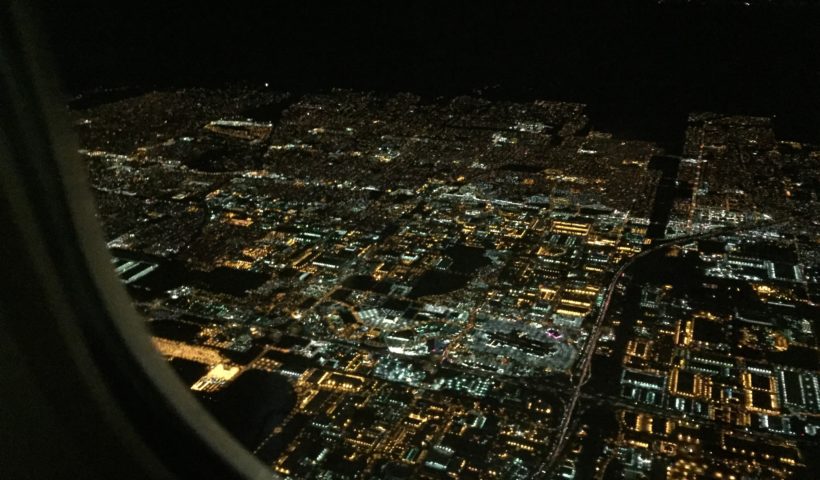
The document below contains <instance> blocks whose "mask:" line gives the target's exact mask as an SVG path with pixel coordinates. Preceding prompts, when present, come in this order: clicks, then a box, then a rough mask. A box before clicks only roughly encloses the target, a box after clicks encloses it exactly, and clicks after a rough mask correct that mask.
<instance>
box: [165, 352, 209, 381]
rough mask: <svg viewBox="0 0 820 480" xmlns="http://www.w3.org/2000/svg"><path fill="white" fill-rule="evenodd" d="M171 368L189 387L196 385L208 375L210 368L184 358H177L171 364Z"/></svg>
mask: <svg viewBox="0 0 820 480" xmlns="http://www.w3.org/2000/svg"><path fill="white" fill-rule="evenodd" d="M169 363H170V364H171V368H173V369H174V371H175V372H176V373H177V375H179V378H180V380H182V383H184V384H185V385H187V386H189V387H190V386H191V385H193V384H194V383H196V381H197V380H199V379H200V378H202V376H203V375H205V374H206V373H208V366H207V365H203V364H201V363H198V362H194V361H191V360H186V359H184V358H175V359H173V360H171V361H170V362H169Z"/></svg>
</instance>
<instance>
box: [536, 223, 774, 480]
mask: <svg viewBox="0 0 820 480" xmlns="http://www.w3.org/2000/svg"><path fill="white" fill-rule="evenodd" d="M775 225H778V224H760V223H755V224H752V225H744V226H737V227H727V228H721V229H716V230H712V231H709V232H704V233H699V234H693V235H687V236H684V237H677V238H671V239H668V240H661V241H659V242H657V243H655V244H654V245H652V246H651V247H649V248H648V249H646V250H644V251H642V252H641V253H639V254H637V255H635V256H634V257H632V258H630V259H629V260H627V261H626V262H624V264H623V265H621V266H620V268H618V270H617V271H616V272H615V274H614V275H613V276H612V280H611V281H610V282H609V284H608V285H607V287H606V293H605V294H604V301H603V303H602V304H601V309H600V311H599V312H598V315H597V317H596V318H595V323H594V325H593V326H592V333H591V335H590V338H589V341H588V342H587V344H586V346H585V347H584V351H583V353H582V355H581V356H580V362H581V363H580V366H579V368H578V369H577V370H576V374H575V375H573V378H576V377H577V379H578V381H577V382H576V383H575V385H574V388H573V389H572V393H571V396H570V397H569V399H568V400H567V402H566V406H567V407H566V410H565V411H564V414H563V416H562V418H561V424H560V425H559V427H558V429H557V431H556V442H555V444H554V446H553V448H552V452H551V453H550V455H549V457H548V458H547V459H546V460H545V461H544V464H543V465H542V467H541V468H540V469H539V473H541V474H543V473H546V472H549V471H551V470H552V468H553V466H554V464H555V461H556V460H557V459H558V457H559V456H560V455H561V452H563V450H564V447H565V446H566V443H567V440H569V437H570V433H569V428H570V425H571V424H572V419H573V417H574V416H575V409H576V407H577V404H578V400H579V398H580V397H581V390H582V388H583V387H584V385H585V384H586V383H587V381H588V380H589V378H590V376H591V373H592V370H591V365H592V357H593V355H594V354H595V347H596V345H597V343H598V339H599V338H600V337H601V333H602V329H601V326H602V325H603V322H604V320H605V319H606V316H607V313H608V311H609V306H610V304H611V302H612V295H613V294H614V293H615V287H616V286H617V285H618V282H619V281H620V279H621V277H622V276H623V274H624V272H626V270H627V269H628V268H629V267H630V266H632V265H634V264H635V262H637V261H639V260H640V259H642V258H644V257H646V256H648V255H650V254H652V253H654V252H656V251H659V250H661V249H663V248H666V247H669V246H671V245H676V244H681V243H688V242H692V241H695V240H702V239H705V238H709V237H716V236H720V235H726V234H730V233H737V232H739V231H742V230H753V229H756V228H763V227H772V226H775Z"/></svg>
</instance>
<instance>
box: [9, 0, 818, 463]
mask: <svg viewBox="0 0 820 480" xmlns="http://www.w3.org/2000/svg"><path fill="white" fill-rule="evenodd" d="M611 3H612V4H607V5H598V4H597V3H594V2H586V1H582V2H573V3H569V2H554V3H552V2H551V3H549V4H546V5H539V4H526V3H522V4H518V3H517V4H506V3H501V2H496V3H494V4H493V5H488V6H484V5H480V6H479V5H472V4H468V3H466V2H451V3H448V4H446V5H441V4H433V3H427V2H421V3H414V4H404V3H395V4H376V3H370V2H365V3H361V4H356V5H348V4H343V3H336V4H333V5H330V6H319V5H318V4H317V5H311V4H310V2H308V3H298V4H297V3H293V2H270V3H268V4H262V5H250V4H247V5H245V4H240V5H234V4H231V5H223V6H214V7H211V6H208V7H206V6H204V5H197V6H194V7H191V6H186V5H161V6H160V5H156V6H145V5H133V6H125V7H122V6H119V5H117V6H114V5H108V4H103V3H98V4H96V5H89V6H78V5H55V6H49V7H48V8H46V7H45V6H43V8H42V9H41V12H40V15H41V17H42V22H43V23H42V24H43V29H44V31H45V34H46V36H47V38H48V40H49V41H50V45H49V48H50V49H51V52H52V54H53V57H54V62H55V65H56V70H57V72H58V73H59V77H60V81H61V82H62V86H63V92H64V99H63V103H64V104H65V105H66V106H67V109H66V111H65V112H62V113H63V114H65V116H66V117H67V119H68V121H69V122H70V124H71V128H72V131H73V135H74V137H72V138H74V139H75V140H76V143H74V144H73V148H74V150H76V155H74V152H73V151H72V155H71V156H72V157H73V161H74V162H75V163H74V165H75V168H79V169H80V170H79V172H80V174H82V175H85V176H87V184H88V185H87V186H88V189H89V190H90V195H91V198H93V204H94V205H95V206H96V210H95V212H96V214H95V216H96V219H97V221H98V222H99V225H100V227H101V229H102V231H101V232H100V233H101V236H102V237H103V238H104V245H91V244H87V243H86V244H84V246H85V248H88V249H93V248H97V247H99V250H100V251H101V252H103V251H105V250H107V252H108V256H107V257H105V262H107V264H106V265H104V268H106V269H108V270H110V271H113V272H114V275H115V276H116V277H117V278H118V279H119V282H120V283H121V284H122V285H123V287H124V290H125V291H127V293H128V295H129V296H128V299H127V301H126V300H125V298H126V297H124V296H123V297H122V300H123V301H124V302H125V303H130V304H132V305H133V307H131V308H132V310H136V312H137V313H138V314H139V319H138V320H137V319H136V318H137V317H136V316H133V318H131V320H132V321H137V322H139V323H140V328H142V329H143V330H144V331H145V332H147V333H148V336H150V344H151V345H153V349H154V350H153V351H151V352H149V353H146V354H145V358H154V357H156V358H154V359H155V360H158V359H159V356H157V355H156V353H157V352H158V353H159V355H160V356H161V357H162V358H163V359H164V360H165V361H166V363H167V365H168V366H170V368H168V367H167V366H166V365H164V364H162V363H161V362H155V363H152V361H151V360H145V363H144V364H143V368H144V370H145V371H146V378H149V377H150V375H152V374H153V373H152V372H153V370H152V368H156V372H158V373H156V375H158V376H160V377H162V376H163V375H169V374H170V371H171V370H173V372H175V373H176V377H175V378H176V379H177V380H178V383H179V384H177V385H176V386H175V387H167V391H170V392H182V390H184V391H186V392H187V393H188V396H187V397H186V398H187V400H181V401H182V402H186V401H187V402H188V403H182V404H180V403H177V404H175V405H177V407H176V408H177V410H180V409H181V410H184V411H187V412H188V417H185V416H184V415H183V417H182V418H183V420H185V421H194V422H195V421H197V418H198V419H199V420H201V421H202V423H199V424H196V423H195V425H198V426H199V427H198V428H195V429H194V430H196V431H195V432H194V433H195V435H193V437H194V438H197V437H198V438H200V439H204V440H203V444H206V446H205V447H203V449H204V450H203V451H208V452H210V451H214V450H218V448H217V447H215V445H216V443H215V442H217V440H213V441H211V440H210V439H211V437H210V436H211V435H212V436H213V439H221V438H223V437H222V435H223V434H224V432H225V431H227V432H228V433H229V434H230V436H231V437H232V438H233V439H234V440H235V442H234V441H231V440H225V441H226V442H227V443H225V445H229V447H226V448H230V449H231V450H230V451H231V452H234V453H235V458H240V457H241V458H242V459H243V461H245V460H247V461H250V459H251V455H252V456H253V457H254V458H255V459H256V460H255V462H251V463H245V464H244V465H245V466H242V467H237V466H236V464H231V462H230V460H226V461H225V462H226V463H224V464H222V465H223V466H224V465H227V466H224V468H226V471H227V472H229V473H226V474H224V475H226V476H228V475H239V474H238V473H237V472H238V471H240V470H241V475H247V474H248V472H251V473H250V474H251V475H259V478H263V477H265V476H267V475H270V476H271V477H274V476H276V477H282V478H294V479H302V478H305V479H308V478H309V479H360V478H362V479H363V478H368V479H369V478H388V479H415V478H425V479H440V478H454V479H461V478H464V479H472V478H475V479H485V478H497V479H554V478H565V479H576V478H577V479H593V478H594V479H620V478H625V479H655V478H664V479H677V478H681V479H684V478H686V479H688V478H692V479H694V478H709V479H732V478H734V479H741V478H744V479H745V478H750V479H751V478H754V479H770V478H776V479H799V478H812V475H813V472H815V471H816V468H817V467H818V465H817V457H818V455H817V454H818V453H820V439H818V434H817V432H818V429H820V420H819V419H820V367H818V366H819V365H820V362H819V360H820V344H819V343H818V334H817V331H818V330H817V329H818V323H817V321H818V319H819V318H820V306H818V298H819V297H820V290H819V289H818V285H820V283H819V282H820V276H818V275H819V274H818V272H820V270H819V267H818V265H820V264H819V263H818V262H819V261H820V249H818V238H820V236H818V235H820V223H819V222H820V219H818V216H817V212H818V211H820V210H819V209H818V206H819V205H818V180H820V129H818V125H820V108H817V107H818V105H820V93H818V92H819V90H818V89H817V88H816V82H817V75H818V72H820V60H819V59H818V58H817V56H816V55H814V54H813V52H815V51H817V49H818V48H820V30H818V29H817V28H816V25H814V23H815V22H816V18H818V17H817V14H818V13H820V12H818V6H817V5H816V4H813V3H812V2H800V1H762V0H761V1H756V0H748V1H746V2H736V1H706V0H703V1H675V0H668V1H649V0H647V1H643V0H641V1H632V2H611ZM34 77H35V78H36V74H34ZM21 78H22V77H21ZM10 98H12V97H10ZM24 140H25V139H23V140H20V141H24ZM21 168H22V167H21ZM21 171H22V170H21ZM20 175H21V178H34V173H29V176H28V177H27V176H26V173H25V172H23V173H21V174H20ZM9 178H11V177H9ZM7 183H9V185H11V182H10V181H9V182H7ZM44 208H45V207H44ZM68 208H70V209H72V208H73V210H72V211H73V212H75V213H74V214H76V211H77V208H78V207H77V205H69V207H68ZM85 214H86V215H91V213H90V211H86V212H85ZM55 238H56V237H55ZM88 238H91V237H88ZM97 240H99V238H97ZM52 241H53V240H52ZM32 251H33V250H32ZM69 253H70V252H69ZM100 258H103V257H100ZM109 276H110V272H109ZM121 293H122V292H121ZM0 313H3V311H2V310H0ZM131 313H133V312H131ZM83 328H85V327H83ZM89 328H90V327H89ZM95 328H96V330H95V335H103V336H105V335H109V334H111V335H114V333H115V332H114V330H111V332H108V331H107V330H105V329H103V328H102V327H100V328H97V327H95ZM117 332H119V333H117V334H118V335H122V336H124V337H127V338H126V340H127V341H131V340H133V339H132V338H131V336H133V338H136V337H137V336H140V338H142V340H145V338H144V334H143V333H140V331H139V329H135V330H128V331H125V330H117ZM133 341H135V342H136V340H133ZM147 345H148V344H147V342H144V344H143V346H146V348H147ZM91 350H92V353H93V354H94V355H95V357H94V358H96V361H97V362H99V361H100V359H101V358H108V357H106V355H111V354H113V355H116V352H112V351H109V350H111V348H109V347H108V346H106V345H103V346H99V347H94V346H92V347H91ZM131 354H133V352H132V353H131ZM116 364H117V362H116V361H113V362H112V365H116ZM152 365H154V366H155V367H152ZM112 368H113V367H112ZM103 370H105V369H104V368H103ZM163 372H165V373H163ZM169 378H170V377H169ZM120 381H123V380H120ZM145 381H146V382H149V380H145ZM135 385H136V386H134V387H133V388H137V387H138V386H139V385H141V384H139V382H135ZM146 385H148V383H146ZM112 388H113V387H112ZM139 388H142V387H139ZM146 388H147V387H146ZM160 390H162V389H160ZM120 391H123V390H120ZM160 393H161V392H160ZM194 399H195V401H194ZM111 401H112V402H120V403H123V402H125V404H126V405H127V403H128V400H127V399H125V398H113V399H112V400H111ZM179 405H186V406H187V407H186V408H181V407H179ZM129 411H130V410H129ZM191 412H196V414H193V413H191ZM191 417H196V418H193V419H192V418H191ZM186 418H187V420H186ZM208 418H213V419H215V420H216V421H217V422H218V423H219V424H220V425H221V427H216V426H215V425H214V424H212V423H210V420H208ZM129 419H130V421H131V422H134V423H138V422H143V423H140V424H139V428H138V430H139V432H140V435H141V437H140V438H144V439H146V442H148V443H149V444H152V442H158V441H161V440H162V438H163V436H164V435H165V434H164V433H163V432H164V430H163V428H165V427H162V426H158V427H154V426H152V425H150V424H149V423H145V422H147V421H148V420H147V419H146V418H141V417H139V416H137V415H132V416H131V417H129ZM203 419H204V420H203ZM171 427H173V425H172V426H168V427H167V428H171ZM180 428H181V427H180ZM220 441H222V440H220ZM209 442H210V443H209ZM153 444H155V443H153ZM240 446H241V449H240ZM240 452H241V453H240ZM184 455H186V450H185V449H184V448H181V447H180V448H178V449H177V450H174V449H173V448H171V450H168V451H165V452H164V453H161V454H159V462H160V463H164V464H168V463H169V462H170V463H173V462H174V458H177V459H178V461H180V462H183V461H186V462H187V461H195V460H192V459H190V458H187V457H184ZM215 455H216V457H219V455H218V454H215ZM232 455H233V453H232ZM226 456H229V455H225V454H224V452H223V457H226ZM246 457H247V458H246ZM183 458H184V460H182V459H183ZM223 460H224V459H223ZM249 465H251V466H249ZM184 472H190V470H184ZM200 474H201V475H204V476H202V477H200V478H210V477H208V473H207V472H205V473H201V472H200ZM181 475H183V476H184V475H187V473H183V474H181Z"/></svg>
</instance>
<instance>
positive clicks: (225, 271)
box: [111, 249, 270, 298]
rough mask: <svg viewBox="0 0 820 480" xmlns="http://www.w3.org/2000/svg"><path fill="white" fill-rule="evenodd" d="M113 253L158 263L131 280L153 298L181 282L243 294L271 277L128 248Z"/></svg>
mask: <svg viewBox="0 0 820 480" xmlns="http://www.w3.org/2000/svg"><path fill="white" fill-rule="evenodd" d="M111 253H112V254H113V255H114V256H116V257H119V258H124V259H129V260H143V261H147V262H152V263H156V264H157V265H159V267H158V268H157V269H156V270H154V271H153V272H151V273H149V274H148V275H146V276H145V277H142V278H141V279H139V280H137V281H136V282H134V283H133V284H132V286H133V287H135V288H133V290H134V291H135V293H136V294H137V295H138V296H139V297H141V298H150V297H151V296H152V295H158V294H160V293H161V292H165V291H167V290H171V289H173V288H177V287H179V286H182V285H190V286H193V287H197V288H201V289H203V290H207V291H209V292H213V293H224V294H227V295H233V296H235V297H240V296H242V295H245V294H246V293H247V292H248V291H249V290H253V289H256V288H259V287H260V286H262V284H264V283H265V282H266V281H268V279H269V278H270V276H269V275H267V274H264V273H259V272H251V271H247V270H236V269H233V268H227V267H217V268H215V269H213V270H212V271H210V272H204V271H200V270H193V269H190V268H188V266H186V265H185V264H184V263H182V262H180V261H176V260H168V259H164V258H160V257H155V256H152V255H147V254H142V253H137V252H131V251H127V250H119V249H112V251H111ZM146 291H147V293H146Z"/></svg>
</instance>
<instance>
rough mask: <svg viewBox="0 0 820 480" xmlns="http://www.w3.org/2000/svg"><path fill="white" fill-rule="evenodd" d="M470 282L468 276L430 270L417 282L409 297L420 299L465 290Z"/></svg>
mask: <svg viewBox="0 0 820 480" xmlns="http://www.w3.org/2000/svg"><path fill="white" fill-rule="evenodd" d="M468 282H469V278H468V277H467V276H466V275H459V274H455V273H451V272H442V271H440V270H428V271H426V272H424V273H422V274H421V276H420V277H419V279H418V280H416V283H415V285H413V289H412V290H411V291H410V293H409V294H408V295H407V296H408V297H410V298H420V297H424V296H427V295H443V294H445V293H450V292H454V291H456V290H458V289H460V288H464V287H465V286H467V283H468Z"/></svg>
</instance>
